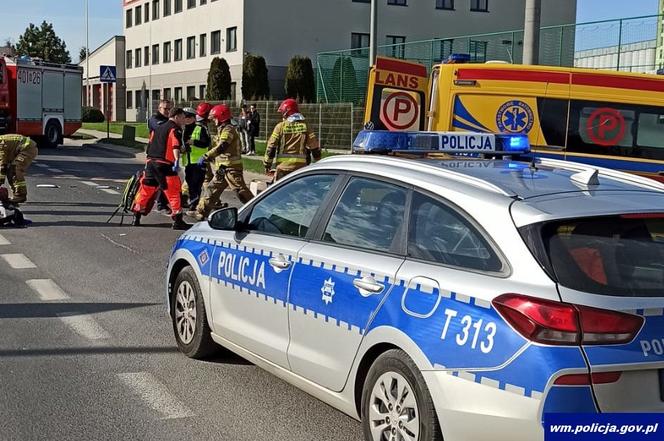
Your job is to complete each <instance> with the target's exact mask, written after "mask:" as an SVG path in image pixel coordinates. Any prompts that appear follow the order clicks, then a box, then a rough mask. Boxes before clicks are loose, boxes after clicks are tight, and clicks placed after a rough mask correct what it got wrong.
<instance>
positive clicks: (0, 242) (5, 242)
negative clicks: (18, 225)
mask: <svg viewBox="0 0 664 441" xmlns="http://www.w3.org/2000/svg"><path fill="white" fill-rule="evenodd" d="M11 244H12V243H11V242H10V241H8V240H7V239H5V236H3V235H2V234H0V245H11Z"/></svg>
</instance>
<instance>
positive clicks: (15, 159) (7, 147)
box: [0, 135, 37, 204]
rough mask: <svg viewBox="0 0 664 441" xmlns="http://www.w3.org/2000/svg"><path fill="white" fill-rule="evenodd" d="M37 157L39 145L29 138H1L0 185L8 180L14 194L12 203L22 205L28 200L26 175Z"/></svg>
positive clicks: (10, 136)
mask: <svg viewBox="0 0 664 441" xmlns="http://www.w3.org/2000/svg"><path fill="white" fill-rule="evenodd" d="M36 157H37V143H35V142H34V141H33V140H31V139H30V138H28V137H27V136H22V135H2V136H0V185H4V183H5V178H7V180H8V181H9V185H10V187H11V188H12V191H13V192H14V194H13V196H12V198H11V199H10V202H12V203H14V204H20V203H23V202H25V201H26V200H27V199H28V186H27V183H26V182H25V173H26V172H27V171H28V167H30V164H32V161H33V160H34V159H35V158H36Z"/></svg>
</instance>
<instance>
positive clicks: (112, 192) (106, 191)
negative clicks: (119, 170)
mask: <svg viewBox="0 0 664 441" xmlns="http://www.w3.org/2000/svg"><path fill="white" fill-rule="evenodd" d="M101 191H103V192H104V193H108V194H120V192H118V191H115V190H113V189H112V188H102V189H101Z"/></svg>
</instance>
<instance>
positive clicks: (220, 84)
mask: <svg viewBox="0 0 664 441" xmlns="http://www.w3.org/2000/svg"><path fill="white" fill-rule="evenodd" d="M230 98H231V69H230V67H229V66H228V63H227V62H226V60H225V59H223V58H219V57H214V58H213V59H212V63H210V70H209V71H208V79H207V88H206V93H205V99H206V100H209V101H221V100H227V99H230Z"/></svg>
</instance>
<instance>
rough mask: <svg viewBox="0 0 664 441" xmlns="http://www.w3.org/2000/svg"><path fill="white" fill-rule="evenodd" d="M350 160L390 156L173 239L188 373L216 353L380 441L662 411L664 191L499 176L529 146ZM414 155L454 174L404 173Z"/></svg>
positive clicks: (284, 188)
mask: <svg viewBox="0 0 664 441" xmlns="http://www.w3.org/2000/svg"><path fill="white" fill-rule="evenodd" d="M356 149H357V150H359V151H363V152H365V153H369V152H376V151H379V152H383V153H385V152H388V153H389V152H390V151H391V153H392V155H391V156H379V155H347V156H337V157H332V158H327V159H325V160H323V161H320V162H319V163H317V164H315V165H312V166H310V167H307V168H305V169H303V170H301V171H299V172H297V173H293V174H292V175H289V176H288V177H287V178H285V179H283V180H282V181H280V182H278V183H277V184H276V185H273V186H272V187H270V188H269V189H268V190H267V191H266V192H264V193H263V194H261V195H259V196H258V197H256V198H254V199H253V200H252V201H251V202H249V203H248V204H247V205H245V206H244V207H242V208H241V209H240V210H239V211H238V210H236V209H234V208H227V209H224V210H220V211H217V212H215V213H213V214H212V215H211V216H210V217H209V219H208V220H207V221H206V222H201V223H199V224H197V225H196V226H194V227H193V228H192V229H190V230H189V231H187V232H186V233H184V234H183V235H182V236H181V237H180V238H179V240H178V241H177V243H176V245H175V247H174V249H173V252H172V255H171V257H170V263H169V267H168V274H167V285H168V288H167V302H168V305H169V311H170V317H171V318H172V322H173V329H174V332H175V338H176V341H177V345H178V347H179V349H180V350H181V351H182V352H183V353H184V354H186V355H187V356H189V357H193V358H200V357H204V356H206V355H208V354H209V353H210V352H211V351H214V350H215V348H216V347H217V345H221V346H224V347H225V348H228V349H230V350H231V351H234V352H236V353H238V354H240V355H241V356H242V357H244V358H246V359H248V360H250V361H251V362H253V363H255V364H256V365H258V366H260V367H262V368H264V369H266V370H268V371H270V372H272V373H274V374H275V375H277V376H279V377H281V378H283V379H285V380H286V381H288V382H290V383H292V384H293V385H295V386H296V387H298V388H301V389H303V390H304V391H306V392H308V393H310V394H312V395H314V396H315V397H317V398H319V399H321V400H323V401H324V402H326V403H328V404H330V405H331V406H333V407H335V408H337V409H339V410H340V411H342V412H345V413H346V414H348V415H351V416H352V417H354V418H357V419H359V420H361V421H362V425H363V430H364V434H365V437H366V439H367V440H372V441H386V440H440V439H443V438H444V439H445V440H451V441H462V440H463V441H482V440H490V441H500V440H509V441H515V440H523V441H533V440H537V439H542V438H543V436H544V431H543V428H542V424H543V423H542V421H543V418H544V415H545V414H546V413H549V412H562V413H566V412H584V413H594V412H632V411H642V412H662V411H664V197H663V195H664V185H663V184H661V183H657V182H655V181H651V180H648V179H646V178H642V177H638V176H634V175H629V174H625V173H621V172H616V171H613V170H607V169H602V168H594V167H590V166H585V165H583V164H578V163H568V162H563V161H554V160H541V161H538V160H533V161H526V162H521V161H518V160H515V159H510V158H509V157H505V155H506V154H518V153H523V152H525V151H527V150H528V146H527V141H526V140H525V138H524V137H518V136H516V137H510V136H499V135H487V134H445V133H426V134H424V133H412V134H404V133H399V134H387V133H381V132H373V133H372V132H364V133H362V134H361V135H360V137H359V138H358V140H357V142H356ZM423 151H428V152H431V151H438V152H441V151H447V152H452V153H456V154H461V156H456V157H454V158H445V159H440V158H438V159H436V158H433V159H432V158H429V159H417V155H414V158H415V159H414V158H403V157H401V158H400V157H395V156H403V152H406V153H411V152H423ZM400 152H401V153H400ZM395 154H396V155H395ZM478 154H481V156H483V157H489V156H492V157H494V159H482V158H477V157H476V156H478ZM430 156H431V155H430ZM434 156H435V155H434ZM496 156H500V157H501V159H497V158H495V157H496Z"/></svg>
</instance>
